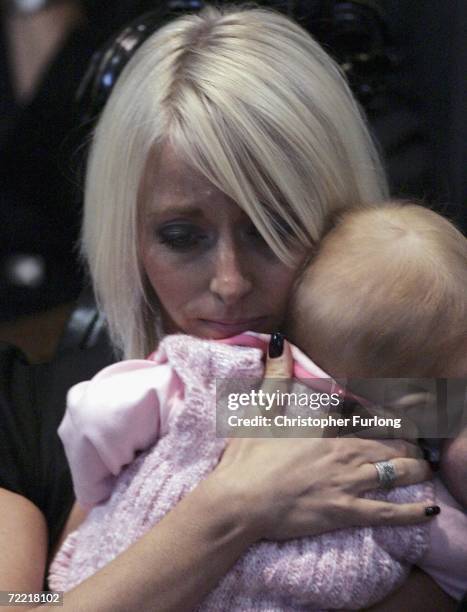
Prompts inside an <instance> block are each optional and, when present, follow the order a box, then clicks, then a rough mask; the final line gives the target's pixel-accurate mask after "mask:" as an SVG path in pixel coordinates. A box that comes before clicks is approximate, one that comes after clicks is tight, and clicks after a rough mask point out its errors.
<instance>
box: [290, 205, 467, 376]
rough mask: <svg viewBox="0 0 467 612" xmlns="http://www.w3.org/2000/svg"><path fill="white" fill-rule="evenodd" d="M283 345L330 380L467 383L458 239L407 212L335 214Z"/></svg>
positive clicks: (465, 272)
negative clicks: (297, 349) (431, 379)
mask: <svg viewBox="0 0 467 612" xmlns="http://www.w3.org/2000/svg"><path fill="white" fill-rule="evenodd" d="M288 325H289V328H288V329H287V330H286V333H287V335H288V336H289V337H290V339H291V340H292V342H294V343H295V344H297V346H299V347H300V348H301V349H302V350H303V351H304V352H305V353H306V354H307V355H309V356H310V357H311V358H312V359H313V360H314V361H315V362H316V363H317V364H318V365H319V366H320V367H322V368H323V369H324V370H326V371H327V372H329V373H330V374H331V375H333V376H335V377H339V376H347V377H354V378H372V377H456V376H459V377H462V376H466V375H467V239H466V238H465V237H464V236H463V235H462V234H461V233H460V232H459V231H458V230H457V229H456V228H455V227H454V226H453V225H452V224H451V223H450V222H449V221H447V220H446V219H444V218H443V217H441V216H440V215H438V214H436V213H434V212H433V211H431V210H428V209H426V208H424V207H422V206H418V205H415V204H403V203H397V202H389V203H388V204H386V205H384V206H379V207H377V208H374V209H373V208H372V209H366V210H360V211H354V212H349V213H346V214H344V215H343V216H342V217H341V219H340V220H339V221H338V222H337V224H336V225H335V227H334V228H333V229H332V230H331V231H330V232H329V233H328V234H327V236H326V237H325V238H324V239H323V241H322V243H321V245H320V249H319V252H318V254H317V255H316V257H315V258H314V259H313V260H312V261H311V263H310V264H309V265H308V266H307V268H306V269H305V271H304V272H303V274H302V276H301V277H300V279H299V282H298V283H297V287H296V291H295V292H294V295H293V297H292V301H291V306H290V310H289V316H288Z"/></svg>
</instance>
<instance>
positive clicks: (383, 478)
mask: <svg viewBox="0 0 467 612" xmlns="http://www.w3.org/2000/svg"><path fill="white" fill-rule="evenodd" d="M374 466H375V468H376V471H377V473H378V482H379V488H380V489H390V488H391V487H392V485H393V484H394V481H395V480H396V478H397V474H396V468H395V467H394V463H393V462H392V461H378V462H377V463H374Z"/></svg>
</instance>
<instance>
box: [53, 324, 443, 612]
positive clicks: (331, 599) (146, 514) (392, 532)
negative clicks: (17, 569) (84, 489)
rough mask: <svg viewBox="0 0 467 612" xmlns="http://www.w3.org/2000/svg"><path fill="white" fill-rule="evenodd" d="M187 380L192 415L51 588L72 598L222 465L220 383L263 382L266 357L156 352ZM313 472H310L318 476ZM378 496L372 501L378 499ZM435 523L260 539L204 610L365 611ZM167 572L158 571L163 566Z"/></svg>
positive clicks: (244, 351)
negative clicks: (249, 378)
mask: <svg viewBox="0 0 467 612" xmlns="http://www.w3.org/2000/svg"><path fill="white" fill-rule="evenodd" d="M156 359H157V360H158V362H159V363H169V364H170V365H171V366H172V368H173V369H174V370H175V372H176V374H177V375H178V377H180V379H181V381H182V382H183V385H184V389H185V395H184V398H183V400H184V401H183V409H182V410H180V411H177V412H174V414H173V416H172V418H170V417H169V421H168V424H167V431H166V433H165V435H164V436H163V437H162V438H161V439H160V440H159V441H158V442H157V443H156V444H155V445H154V446H153V447H152V448H150V449H149V450H148V451H145V452H143V453H141V454H140V455H139V456H138V457H137V458H136V459H135V460H134V461H133V462H132V463H131V464H130V465H129V466H128V467H127V468H126V469H124V470H123V471H122V473H121V475H120V476H119V477H118V478H117V480H116V484H115V487H114V490H113V493H112V495H111V497H110V499H109V500H108V501H107V502H105V503H103V504H100V505H98V506H96V507H95V508H94V509H93V510H92V511H91V512H90V514H89V515H88V517H87V519H86V520H85V522H84V523H83V524H82V526H81V527H80V528H79V529H78V530H77V531H75V532H73V533H72V534H70V535H69V536H68V538H67V540H66V541H65V543H64V545H63V547H62V548H61V549H60V551H59V552H58V554H57V556H56V557H55V559H54V561H53V563H52V566H51V570H50V576H49V584H50V587H51V588H52V589H54V590H58V591H62V590H63V591H67V590H69V589H71V588H73V587H74V586H76V585H77V584H79V583H80V582H82V581H83V580H84V579H85V578H87V577H88V576H90V575H92V574H94V573H95V572H96V571H97V570H99V569H100V568H101V567H103V566H104V565H106V564H107V563H109V561H111V560H112V559H113V558H115V557H116V556H117V555H118V554H119V553H121V552H122V551H123V550H125V549H126V548H128V547H129V546H130V545H131V544H132V543H133V542H135V541H136V540H137V539H138V538H140V537H141V536H142V535H143V534H144V533H145V532H146V531H148V530H149V529H150V527H151V526H153V525H154V524H155V523H157V522H158V521H160V520H161V519H162V517H163V516H164V515H165V514H166V513H167V512H169V511H170V510H171V508H173V507H174V506H175V505H176V504H177V503H178V502H179V501H180V499H182V498H183V497H184V496H185V495H186V494H187V493H188V492H189V491H191V490H192V489H193V488H194V487H195V486H196V485H197V484H198V483H199V482H200V480H202V479H203V478H204V477H205V476H206V475H207V474H208V473H209V472H210V471H212V470H213V468H214V467H215V466H216V464H217V463H218V461H219V457H220V455H221V453H222V450H223V449H224V447H225V444H226V442H225V440H224V439H220V438H216V433H215V431H216V406H215V399H216V398H215V379H216V377H218V378H221V377H238V378H240V377H242V376H261V375H262V372H263V363H262V351H261V350H259V349H255V348H245V347H237V346H228V345H224V344H220V343H214V342H210V341H205V340H200V339H196V338H191V337H188V336H185V335H178V336H169V337H167V338H165V339H164V340H163V341H162V342H161V345H160V347H159V350H158V352H157V355H156ZM312 469H313V466H310V470H312ZM369 496H370V495H369ZM371 497H373V498H377V499H385V500H389V501H394V502H398V503H404V502H414V501H426V500H429V499H433V490H432V485H431V484H429V483H423V484H421V485H414V486H410V487H398V488H395V489H393V490H391V491H389V492H388V493H386V492H376V493H373V494H372V495H371ZM428 530H429V527H428V526H427V525H418V526H412V527H374V528H373V527H367V528H352V529H343V530H340V531H335V532H332V533H328V534H323V535H320V536H317V537H314V538H301V539H296V540H291V541H287V542H281V543H275V542H260V543H258V544H256V545H254V546H252V547H251V548H250V549H249V550H248V552H247V553H246V554H244V555H243V557H241V558H240V559H239V561H238V562H237V563H236V564H235V566H234V567H233V568H232V570H231V571H230V572H228V574H227V575H226V576H225V577H224V578H223V579H222V580H221V582H220V583H219V585H218V586H217V588H216V589H214V591H213V592H212V593H211V594H210V595H209V596H208V597H207V598H206V600H205V601H204V602H203V604H202V606H201V607H200V609H201V610H205V611H213V612H214V611H215V612H218V611H220V610H229V611H233V612H234V611H235V612H240V611H242V612H244V611H247V610H257V611H266V610H267V611H268V612H273V611H274V612H276V611H285V610H287V611H293V610H329V609H347V610H352V609H360V608H362V607H365V606H369V605H371V604H372V603H374V602H376V601H379V600H381V599H383V598H384V597H385V596H386V595H387V594H388V593H389V592H391V591H392V590H393V589H394V588H396V587H397V586H398V585H400V584H401V582H402V581H403V580H404V579H405V577H406V576H407V573H408V569H409V566H410V564H413V563H415V562H417V560H419V559H420V558H421V556H422V555H423V553H424V552H425V551H426V549H427V546H428ZM154 571H157V568H154Z"/></svg>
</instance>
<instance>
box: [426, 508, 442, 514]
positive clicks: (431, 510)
mask: <svg viewBox="0 0 467 612" xmlns="http://www.w3.org/2000/svg"><path fill="white" fill-rule="evenodd" d="M440 512H441V508H440V507H439V506H427V507H426V508H425V516H436V515H437V514H439V513H440Z"/></svg>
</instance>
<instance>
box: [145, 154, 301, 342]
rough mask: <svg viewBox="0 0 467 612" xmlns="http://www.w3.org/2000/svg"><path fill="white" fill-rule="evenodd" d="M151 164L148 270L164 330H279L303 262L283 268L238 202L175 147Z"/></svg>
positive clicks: (201, 333)
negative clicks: (178, 156) (188, 162)
mask: <svg viewBox="0 0 467 612" xmlns="http://www.w3.org/2000/svg"><path fill="white" fill-rule="evenodd" d="M151 162H152V160H150V162H149V163H148V167H147V170H146V176H145V180H144V186H143V189H142V193H141V196H142V197H141V198H140V199H141V206H142V210H141V215H140V217H141V218H140V245H141V258H142V264H143V268H144V270H145V272H146V275H147V277H148V279H149V282H150V284H151V286H152V288H153V289H154V291H155V293H156V295H157V297H158V300H159V302H160V305H161V309H162V320H163V325H164V330H165V331H166V332H167V333H174V332H184V333H187V334H191V335H194V336H198V337H201V338H225V337H228V336H232V335H235V334H238V333H241V332H243V331H246V330H253V331H258V332H272V331H275V330H277V329H280V327H281V324H282V320H283V317H284V313H285V307H286V303H287V298H288V296H289V293H290V290H291V287H292V284H293V282H294V280H295V276H296V272H297V269H298V267H299V265H300V264H301V263H302V261H303V258H304V253H302V252H297V264H296V266H295V267H293V268H291V267H288V266H286V265H285V264H283V263H282V262H281V261H280V260H279V259H278V258H277V257H276V256H275V255H274V253H273V252H272V251H271V249H270V248H269V247H268V245H267V244H266V243H265V242H264V240H263V239H262V237H261V235H260V234H259V233H258V231H257V230H256V228H255V226H254V225H253V224H252V222H251V221H250V219H249V217H248V216H247V215H246V214H245V213H244V212H243V211H242V210H241V208H240V207H239V206H238V205H237V204H235V202H234V201H233V200H231V199H230V198H229V197H227V196H226V195H225V194H224V193H222V192H221V191H219V189H217V188H216V187H214V186H213V185H212V184H211V183H210V182H209V181H208V180H207V179H206V178H205V177H204V176H203V175H201V174H200V173H199V172H197V171H196V170H194V169H192V168H190V167H189V166H188V165H187V164H186V163H184V162H183V161H182V160H181V159H179V158H177V156H176V154H175V152H174V151H173V150H171V148H170V147H169V146H166V147H164V148H163V149H162V151H161V152H160V154H159V155H158V158H157V163H155V161H154V163H151Z"/></svg>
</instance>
